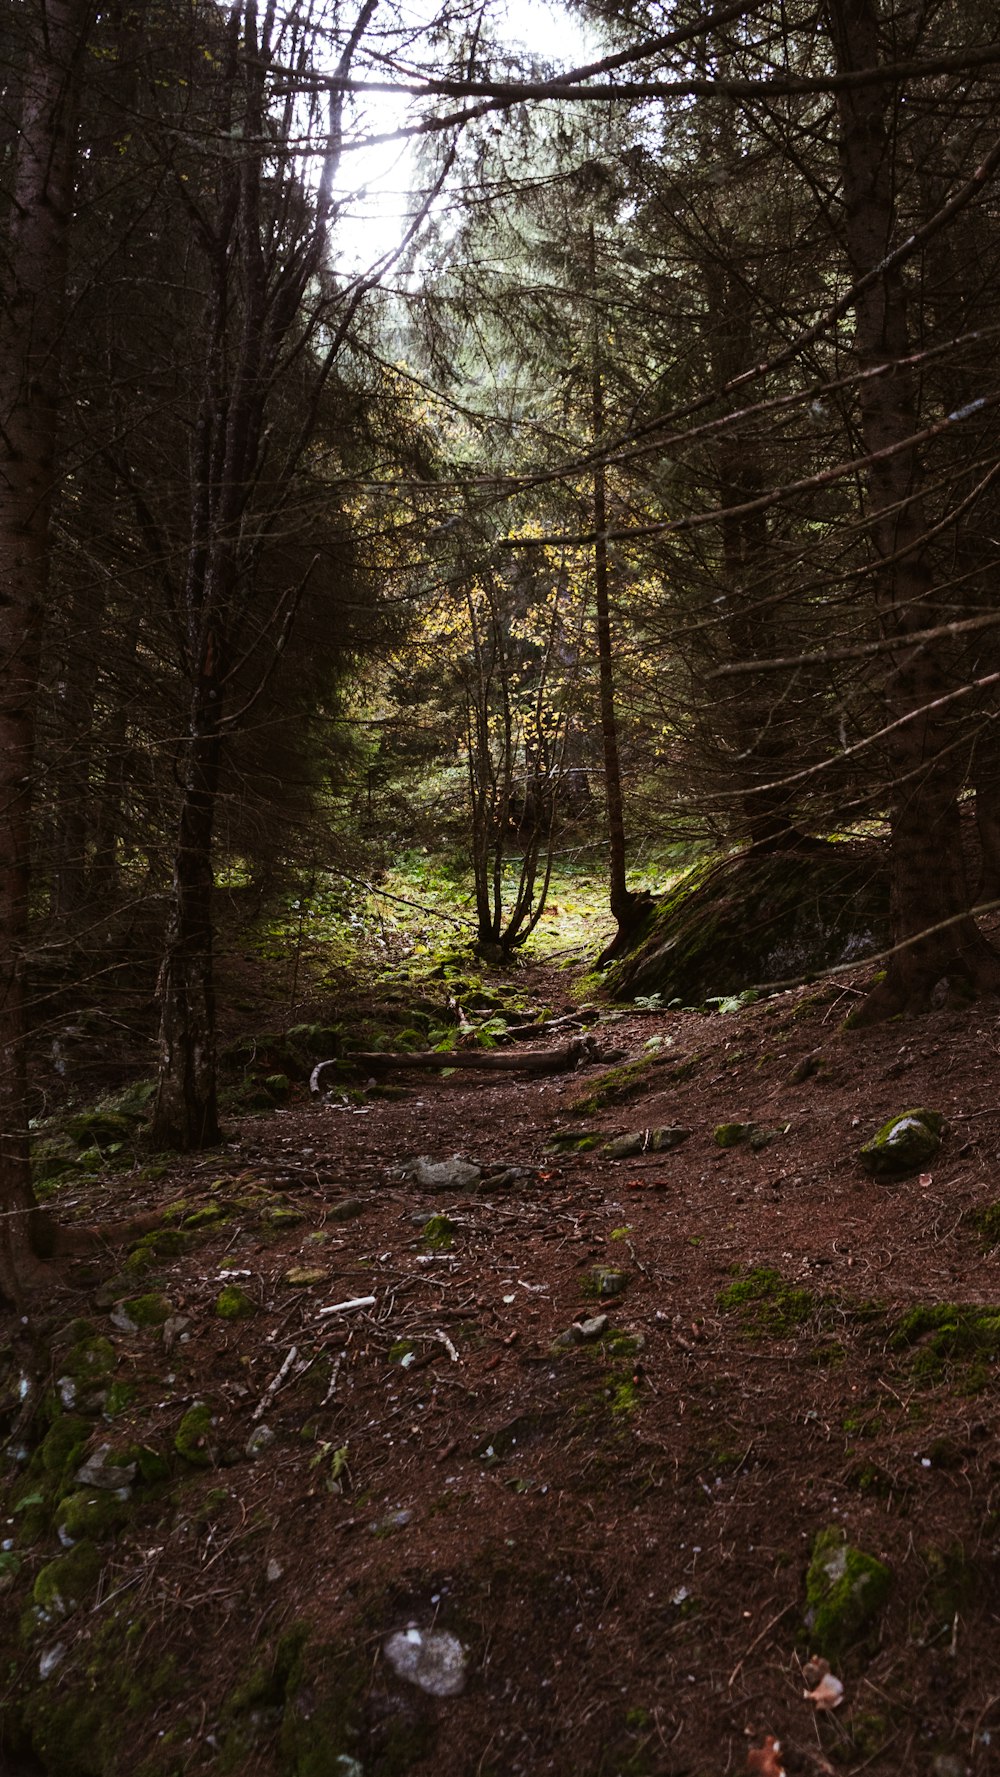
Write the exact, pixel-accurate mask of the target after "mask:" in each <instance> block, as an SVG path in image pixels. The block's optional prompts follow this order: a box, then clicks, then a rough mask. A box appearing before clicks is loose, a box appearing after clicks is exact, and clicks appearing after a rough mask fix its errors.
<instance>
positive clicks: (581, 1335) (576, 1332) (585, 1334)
mask: <svg viewBox="0 0 1000 1777" xmlns="http://www.w3.org/2000/svg"><path fill="white" fill-rule="evenodd" d="M607 1330H608V1317H607V1315H606V1314H594V1315H592V1316H591V1317H590V1319H589V1320H576V1321H574V1322H573V1325H572V1326H571V1328H570V1332H571V1333H572V1334H573V1338H574V1341H575V1342H576V1344H578V1345H580V1344H582V1343H583V1342H584V1341H585V1340H587V1339H599V1338H600V1336H601V1334H602V1333H606V1332H607Z"/></svg>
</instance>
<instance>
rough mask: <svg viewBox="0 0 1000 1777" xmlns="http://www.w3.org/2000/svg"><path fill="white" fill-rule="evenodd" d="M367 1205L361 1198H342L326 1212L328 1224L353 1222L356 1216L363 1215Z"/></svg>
mask: <svg viewBox="0 0 1000 1777" xmlns="http://www.w3.org/2000/svg"><path fill="white" fill-rule="evenodd" d="M367 1207H368V1206H367V1204H366V1203H365V1202H364V1200H363V1199H362V1198H361V1197H342V1198H341V1200H340V1202H339V1203H334V1204H333V1205H332V1206H331V1208H330V1209H328V1210H327V1212H326V1219H327V1221H328V1222H353V1221H354V1219H355V1217H356V1216H361V1215H364V1213H365V1210H366V1208H367Z"/></svg>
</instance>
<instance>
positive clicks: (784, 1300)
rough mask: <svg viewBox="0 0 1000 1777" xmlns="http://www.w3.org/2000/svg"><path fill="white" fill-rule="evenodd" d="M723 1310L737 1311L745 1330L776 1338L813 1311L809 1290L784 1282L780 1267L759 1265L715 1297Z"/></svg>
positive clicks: (724, 1311)
mask: <svg viewBox="0 0 1000 1777" xmlns="http://www.w3.org/2000/svg"><path fill="white" fill-rule="evenodd" d="M716 1301H717V1303H718V1306H719V1308H720V1309H721V1310H722V1312H723V1314H733V1313H740V1314H741V1315H742V1317H743V1320H744V1324H745V1325H746V1326H747V1328H748V1330H750V1331H752V1332H754V1333H756V1334H761V1335H763V1334H766V1335H769V1336H770V1337H772V1338H775V1339H782V1338H787V1337H789V1336H790V1335H791V1334H792V1333H794V1332H795V1331H796V1329H797V1328H798V1327H800V1326H801V1325H802V1323H803V1322H804V1321H807V1320H809V1319H810V1317H811V1316H812V1315H813V1314H814V1313H815V1311H816V1306H817V1305H816V1299H815V1297H814V1296H813V1295H812V1294H811V1293H810V1291H809V1290H803V1289H799V1288H797V1287H796V1286H795V1285H794V1284H791V1283H786V1281H785V1279H784V1278H783V1277H782V1275H781V1272H780V1271H774V1270H772V1269H771V1268H770V1267H769V1266H766V1265H758V1266H756V1267H755V1269H754V1270H752V1271H748V1272H747V1274H746V1276H745V1277H740V1278H737V1280H736V1282H735V1283H731V1284H730V1285H729V1287H728V1289H724V1290H722V1291H721V1292H720V1294H719V1295H718V1296H717V1297H716Z"/></svg>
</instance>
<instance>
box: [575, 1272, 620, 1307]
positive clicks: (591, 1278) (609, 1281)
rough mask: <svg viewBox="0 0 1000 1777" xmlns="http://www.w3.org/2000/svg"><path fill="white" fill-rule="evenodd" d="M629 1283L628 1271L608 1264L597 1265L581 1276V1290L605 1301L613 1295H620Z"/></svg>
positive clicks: (584, 1293)
mask: <svg viewBox="0 0 1000 1777" xmlns="http://www.w3.org/2000/svg"><path fill="white" fill-rule="evenodd" d="M627 1284H628V1273H627V1271H614V1270H612V1269H611V1267H610V1266H608V1265H595V1266H594V1269H593V1270H592V1271H590V1272H588V1273H587V1275H586V1276H585V1277H583V1278H581V1280H580V1291H581V1294H582V1295H584V1296H590V1297H594V1298H596V1299H597V1300H598V1301H600V1302H605V1301H608V1300H609V1298H611V1297H612V1296H620V1295H621V1293H622V1291H623V1290H624V1289H625V1288H626V1286H627Z"/></svg>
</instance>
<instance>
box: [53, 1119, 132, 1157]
mask: <svg viewBox="0 0 1000 1777" xmlns="http://www.w3.org/2000/svg"><path fill="white" fill-rule="evenodd" d="M66 1133H67V1135H68V1136H70V1137H71V1139H72V1140H73V1141H75V1142H76V1145H77V1147H78V1148H84V1149H92V1148H97V1149H99V1150H100V1149H104V1148H109V1147H114V1146H115V1145H116V1144H120V1143H124V1142H130V1141H131V1140H132V1136H133V1134H134V1133H135V1118H134V1117H126V1116H123V1115H122V1114H121V1112H119V1111H111V1110H95V1111H81V1112H80V1113H79V1114H78V1115H77V1116H75V1117H70V1118H68V1119H67V1122H66Z"/></svg>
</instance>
